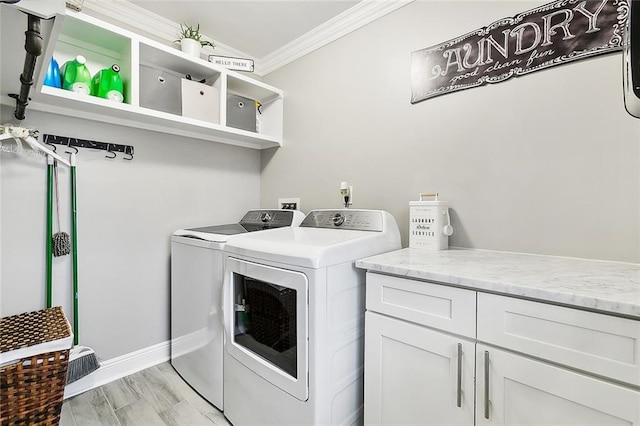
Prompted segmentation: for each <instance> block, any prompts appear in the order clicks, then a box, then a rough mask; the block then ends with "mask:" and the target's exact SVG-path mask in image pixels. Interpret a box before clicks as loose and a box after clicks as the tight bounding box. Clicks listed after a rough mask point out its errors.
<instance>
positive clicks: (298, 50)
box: [256, 0, 415, 76]
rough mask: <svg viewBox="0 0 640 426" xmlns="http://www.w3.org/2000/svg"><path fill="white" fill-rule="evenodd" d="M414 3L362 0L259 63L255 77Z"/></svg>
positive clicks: (395, 0) (405, 0) (402, 0)
mask: <svg viewBox="0 0 640 426" xmlns="http://www.w3.org/2000/svg"><path fill="white" fill-rule="evenodd" d="M414 1H415V0H362V1H361V2H360V3H358V4H357V5H355V6H353V7H352V8H350V9H347V10H346V11H344V12H343V13H341V14H340V15H338V16H336V17H335V18H333V19H331V20H329V21H327V22H325V23H324V24H322V25H320V26H318V27H317V28H314V29H313V30H311V31H309V32H308V33H306V34H304V35H302V36H300V37H298V38H297V39H295V40H293V41H292V42H290V43H287V44H286V45H284V46H282V47H281V48H280V49H278V50H275V51H274V52H272V53H270V54H268V55H267V56H265V57H264V58H262V59H260V61H258V62H256V73H257V74H258V75H262V76H264V75H267V74H269V73H271V72H273V71H275V70H277V69H278V68H281V67H283V66H285V65H287V64H289V63H291V62H293V61H295V60H297V59H299V58H301V57H303V56H304V55H307V54H308V53H311V52H313V51H314V50H317V49H319V48H321V47H323V46H326V45H327V44H329V43H331V42H333V41H335V40H337V39H339V38H340V37H343V36H345V35H347V34H349V33H351V32H353V31H355V30H357V29H359V28H362V27H364V26H365V25H367V24H369V23H371V22H373V21H375V20H376V19H378V18H381V17H383V16H385V15H387V14H389V13H391V12H393V11H395V10H397V9H399V8H401V7H404V6H406V5H408V4H410V3H413V2H414Z"/></svg>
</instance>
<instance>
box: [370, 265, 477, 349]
mask: <svg viewBox="0 0 640 426" xmlns="http://www.w3.org/2000/svg"><path fill="white" fill-rule="evenodd" d="M367 310H369V311H374V312H379V313H381V314H385V315H389V316H392V317H395V318H400V319H405V320H407V321H411V322H414V323H417V324H421V325H426V326H428V327H433V328H438V329H440V330H443V331H448V332H451V333H455V334H459V335H462V336H467V337H475V335H476V293H475V292H474V291H470V290H463V289H459V288H454V287H447V286H443V285H439V284H432V283H427V282H423V281H416V280H410V279H406V278H398V277H391V276H388V275H380V274H375V273H371V272H368V273H367Z"/></svg>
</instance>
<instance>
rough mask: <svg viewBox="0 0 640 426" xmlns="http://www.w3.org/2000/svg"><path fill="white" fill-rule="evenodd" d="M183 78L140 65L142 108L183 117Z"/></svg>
mask: <svg viewBox="0 0 640 426" xmlns="http://www.w3.org/2000/svg"><path fill="white" fill-rule="evenodd" d="M181 80H182V79H181V77H180V76H179V75H177V74H174V73H170V72H169V71H166V70H162V69H159V68H153V67H150V66H147V65H140V106H141V107H144V108H150V109H155V110H157V111H164V112H168V113H170V114H176V115H182V91H181Z"/></svg>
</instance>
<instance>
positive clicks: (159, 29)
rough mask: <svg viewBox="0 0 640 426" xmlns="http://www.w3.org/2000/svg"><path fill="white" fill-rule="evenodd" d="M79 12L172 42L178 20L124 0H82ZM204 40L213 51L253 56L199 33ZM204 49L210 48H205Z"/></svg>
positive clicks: (165, 41)
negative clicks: (167, 17) (211, 46)
mask: <svg viewBox="0 0 640 426" xmlns="http://www.w3.org/2000/svg"><path fill="white" fill-rule="evenodd" d="M82 12H84V13H86V14H87V15H91V16H95V17H96V18H99V19H103V20H105V21H108V22H110V23H114V24H115V23H120V24H124V25H125V26H127V27H128V29H131V30H132V31H134V32H137V33H140V32H142V33H144V34H145V35H148V36H149V38H152V39H154V40H156V41H158V42H161V43H163V44H168V45H174V44H173V42H174V40H176V38H177V37H178V34H179V31H180V24H179V23H177V22H173V21H172V20H170V19H166V18H164V17H162V16H159V15H156V14H155V13H153V12H150V11H148V10H146V9H143V8H141V7H140V6H137V5H135V4H133V3H129V2H128V1H126V0H85V1H84V3H83V7H82ZM202 38H203V39H204V40H208V41H211V42H212V43H214V44H215V45H216V49H215V52H216V54H220V55H226V56H236V57H243V58H251V59H254V58H253V57H252V56H251V55H248V54H246V53H244V52H241V51H239V50H237V49H234V48H232V47H230V46H227V45H225V44H223V43H220V42H218V41H215V40H214V39H213V38H211V37H208V36H207V35H205V34H203V37H202ZM205 51H206V52H210V51H209V50H206V49H205Z"/></svg>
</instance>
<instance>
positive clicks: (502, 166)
mask: <svg viewBox="0 0 640 426" xmlns="http://www.w3.org/2000/svg"><path fill="white" fill-rule="evenodd" d="M539 4H540V3H539V2H485V1H473V2H460V1H456V2H436V1H417V2H415V3H412V4H410V5H408V6H406V7H404V8H402V9H399V10H398V11H396V12H394V13H392V14H390V15H388V16H386V17H384V18H381V19H379V20H378V21H376V22H374V23H372V24H370V25H368V26H366V27H364V28H362V29H360V30H358V31H356V32H354V33H352V34H350V35H348V36H345V37H343V38H341V39H339V40H337V41H335V42H333V43H332V44H330V45H328V46H326V47H324V48H322V49H320V50H318V51H316V52H314V53H312V54H309V55H307V56H306V57H303V58H302V59H300V60H298V61H296V62H294V63H292V64H290V65H288V66H286V67H284V68H282V69H280V70H278V71H276V72H274V73H272V74H270V75H268V76H267V77H266V79H265V80H266V81H267V82H268V83H270V84H273V85H275V86H277V87H281V88H282V89H283V90H284V91H285V96H286V102H285V128H284V136H285V146H284V147H283V148H280V149H278V150H269V151H265V152H263V154H262V180H261V188H262V191H261V193H262V195H261V196H262V205H263V206H273V205H275V203H276V200H277V198H278V197H301V199H302V202H301V204H302V208H303V209H304V210H305V211H308V210H310V209H313V208H327V207H339V206H340V196H339V184H340V182H341V181H345V180H346V181H349V183H350V184H352V185H353V186H354V195H355V197H354V198H355V199H354V201H355V204H354V207H358V208H376V209H385V210H388V211H389V212H391V213H392V214H393V215H394V216H395V218H396V220H397V221H398V223H399V225H400V229H401V232H402V234H403V235H402V236H403V244H404V245H405V246H406V245H408V237H407V230H408V220H409V201H411V200H416V199H417V197H418V193H419V192H425V191H438V192H440V194H441V198H442V199H444V200H448V201H450V202H451V203H452V207H453V211H452V220H453V225H454V227H455V233H454V235H453V237H452V238H451V239H450V244H451V245H454V246H462V247H475V248H482V249H497V250H508V251H517V252H527V253H540V254H553V255H562V256H575V257H586V258H595V259H611V260H621V261H633V262H638V261H640V149H639V147H640V120H638V119H634V118H632V117H631V116H629V115H628V114H627V113H626V112H625V111H624V106H623V98H622V77H621V76H622V73H621V62H622V55H621V53H614V54H608V55H605V56H600V57H596V58H592V59H587V60H582V61H579V62H574V63H571V64H567V65H563V66H558V67H555V68H552V69H548V70H543V71H539V72H537V73H534V74H531V75H528V76H524V77H520V78H516V79H512V80H510V81H507V82H503V83H500V84H497V85H492V86H488V87H481V88H475V89H470V90H466V91H462V92H458V93H454V94H449V95H445V96H441V97H438V98H434V99H430V100H427V101H424V102H422V103H419V104H416V105H411V104H410V102H409V99H410V81H409V77H410V75H409V74H410V63H411V61H410V53H411V52H412V51H414V50H418V49H422V48H425V47H428V46H431V45H434V44H438V43H440V42H443V41H446V40H448V39H450V38H453V37H456V36H459V35H462V34H465V33H467V32H468V31H471V30H474V29H476V28H479V27H481V26H485V25H488V24H490V23H492V22H494V21H495V20H498V19H500V18H503V17H509V16H513V15H515V14H517V13H519V12H522V11H525V10H527V9H529V8H532V7H535V6H537V5H539Z"/></svg>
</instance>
